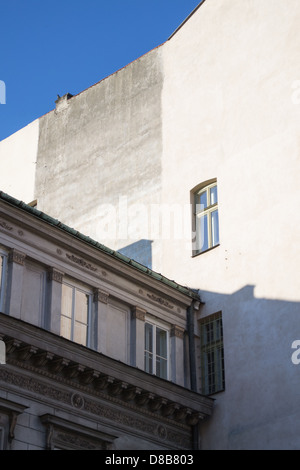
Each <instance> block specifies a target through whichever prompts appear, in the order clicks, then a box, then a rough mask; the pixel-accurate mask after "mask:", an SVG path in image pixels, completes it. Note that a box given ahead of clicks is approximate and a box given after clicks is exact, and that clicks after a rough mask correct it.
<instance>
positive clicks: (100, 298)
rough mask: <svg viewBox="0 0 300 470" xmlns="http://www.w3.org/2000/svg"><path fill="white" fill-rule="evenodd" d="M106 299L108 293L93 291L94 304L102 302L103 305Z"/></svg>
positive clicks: (99, 290) (98, 290)
mask: <svg viewBox="0 0 300 470" xmlns="http://www.w3.org/2000/svg"><path fill="white" fill-rule="evenodd" d="M108 298H109V293H108V292H104V291H102V290H101V289H94V302H102V303H103V304H107V303H108Z"/></svg>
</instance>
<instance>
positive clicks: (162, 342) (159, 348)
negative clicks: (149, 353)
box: [156, 328, 167, 359]
mask: <svg viewBox="0 0 300 470" xmlns="http://www.w3.org/2000/svg"><path fill="white" fill-rule="evenodd" d="M156 354H157V355H158V356H161V357H163V358H165V359H166V358H167V332H166V331H164V330H161V329H160V328H156Z"/></svg>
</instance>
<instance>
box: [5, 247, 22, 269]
mask: <svg viewBox="0 0 300 470" xmlns="http://www.w3.org/2000/svg"><path fill="white" fill-rule="evenodd" d="M25 258H26V255H25V254H24V253H22V252H21V251H18V250H16V249H15V248H12V249H11V250H10V252H9V255H8V261H9V262H10V263H11V262H13V263H17V264H20V265H21V266H24V263H25Z"/></svg>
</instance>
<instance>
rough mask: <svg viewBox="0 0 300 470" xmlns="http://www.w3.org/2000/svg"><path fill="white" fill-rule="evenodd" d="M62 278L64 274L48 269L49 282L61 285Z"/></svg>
mask: <svg viewBox="0 0 300 470" xmlns="http://www.w3.org/2000/svg"><path fill="white" fill-rule="evenodd" d="M63 278H64V273H62V272H61V271H58V270H57V269H55V268H50V269H48V280H49V281H56V282H59V283H60V284H62V282H63Z"/></svg>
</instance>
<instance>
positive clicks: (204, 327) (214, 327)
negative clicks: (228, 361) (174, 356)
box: [200, 312, 225, 395]
mask: <svg viewBox="0 0 300 470" xmlns="http://www.w3.org/2000/svg"><path fill="white" fill-rule="evenodd" d="M200 334H201V337H200V341H201V384H202V387H201V388H202V393H204V394H205V395H209V394H211V393H216V392H219V391H221V390H224V388H225V370H224V346H223V324H222V312H218V313H215V314H214V315H210V316H208V317H206V318H204V319H203V320H201V322H200Z"/></svg>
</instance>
